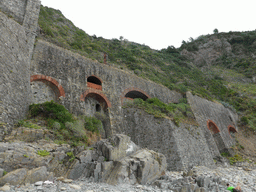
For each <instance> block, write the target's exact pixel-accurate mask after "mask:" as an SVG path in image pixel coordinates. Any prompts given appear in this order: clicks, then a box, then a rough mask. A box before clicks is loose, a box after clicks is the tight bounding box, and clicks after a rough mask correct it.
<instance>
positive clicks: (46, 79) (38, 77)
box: [30, 75, 65, 97]
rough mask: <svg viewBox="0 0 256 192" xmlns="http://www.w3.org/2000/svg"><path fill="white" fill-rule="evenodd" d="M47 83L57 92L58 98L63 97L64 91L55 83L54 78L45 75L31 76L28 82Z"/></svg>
mask: <svg viewBox="0 0 256 192" xmlns="http://www.w3.org/2000/svg"><path fill="white" fill-rule="evenodd" d="M43 80H45V81H49V82H50V83H52V84H53V85H54V86H55V87H56V88H57V89H58V91H59V95H58V97H61V96H62V97H65V91H64V89H63V87H62V86H61V85H60V84H59V83H58V81H56V80H55V79H54V78H52V77H49V76H46V75H32V76H31V77H30V82H32V81H43Z"/></svg>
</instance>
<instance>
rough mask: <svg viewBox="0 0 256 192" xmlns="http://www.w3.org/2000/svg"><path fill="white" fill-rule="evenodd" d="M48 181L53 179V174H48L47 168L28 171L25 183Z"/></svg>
mask: <svg viewBox="0 0 256 192" xmlns="http://www.w3.org/2000/svg"><path fill="white" fill-rule="evenodd" d="M48 179H53V174H52V173H48V172H47V169H46V167H45V166H43V167H39V168H35V169H32V170H30V171H28V173H27V176H26V179H25V181H24V182H25V183H35V182H37V181H46V180H48Z"/></svg>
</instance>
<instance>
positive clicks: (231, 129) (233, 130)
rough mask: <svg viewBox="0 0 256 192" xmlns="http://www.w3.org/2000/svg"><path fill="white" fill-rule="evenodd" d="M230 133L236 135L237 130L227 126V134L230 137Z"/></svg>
mask: <svg viewBox="0 0 256 192" xmlns="http://www.w3.org/2000/svg"><path fill="white" fill-rule="evenodd" d="M230 132H233V133H237V130H236V128H235V127H234V126H232V125H229V126H228V133H229V135H230Z"/></svg>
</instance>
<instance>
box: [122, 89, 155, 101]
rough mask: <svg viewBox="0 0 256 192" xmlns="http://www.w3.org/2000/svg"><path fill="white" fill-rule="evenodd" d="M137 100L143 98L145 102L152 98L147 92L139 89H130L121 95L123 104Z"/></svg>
mask: <svg viewBox="0 0 256 192" xmlns="http://www.w3.org/2000/svg"><path fill="white" fill-rule="evenodd" d="M136 98H141V99H143V100H144V101H145V100H147V99H149V98H151V97H150V96H149V95H148V94H147V93H146V92H145V91H143V90H141V89H138V88H134V87H131V88H128V89H125V90H124V91H123V92H122V94H121V103H122V104H123V102H124V100H125V99H127V100H133V99H136Z"/></svg>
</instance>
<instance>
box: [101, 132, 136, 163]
mask: <svg viewBox="0 0 256 192" xmlns="http://www.w3.org/2000/svg"><path fill="white" fill-rule="evenodd" d="M96 148H97V152H98V154H100V155H102V156H104V157H105V158H107V160H109V161H116V160H119V159H121V158H123V157H125V156H127V155H128V154H132V153H134V152H135V151H136V150H138V147H137V146H136V145H135V144H133V143H132V142H131V139H130V137H128V136H126V135H122V134H116V135H114V136H113V137H111V138H110V139H105V140H101V141H99V142H98V143H97V144H96Z"/></svg>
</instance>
